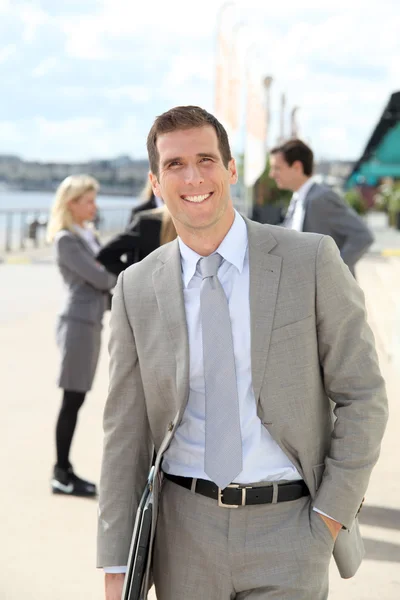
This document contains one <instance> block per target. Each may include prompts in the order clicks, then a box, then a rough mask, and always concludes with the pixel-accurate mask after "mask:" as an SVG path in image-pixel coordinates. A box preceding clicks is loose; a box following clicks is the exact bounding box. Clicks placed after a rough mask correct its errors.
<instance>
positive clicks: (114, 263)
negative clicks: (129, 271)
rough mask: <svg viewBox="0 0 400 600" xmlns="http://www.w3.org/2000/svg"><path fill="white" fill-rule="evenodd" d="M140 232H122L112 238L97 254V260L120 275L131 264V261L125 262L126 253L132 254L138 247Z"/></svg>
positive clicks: (111, 271)
mask: <svg viewBox="0 0 400 600" xmlns="http://www.w3.org/2000/svg"><path fill="white" fill-rule="evenodd" d="M138 236H139V234H138V233H135V232H129V233H122V234H121V235H118V236H116V237H114V238H112V239H111V240H110V241H109V242H108V243H107V244H105V245H104V246H103V247H102V248H101V249H100V251H99V253H98V254H97V260H98V261H99V262H100V263H101V264H102V265H103V266H104V267H105V268H106V269H107V271H110V273H114V275H119V274H120V273H121V272H122V271H123V270H124V269H126V268H127V267H129V266H130V264H132V263H131V261H128V262H124V261H123V260H122V256H123V255H124V254H128V255H132V253H133V252H134V250H135V249H136V248H137V240H138Z"/></svg>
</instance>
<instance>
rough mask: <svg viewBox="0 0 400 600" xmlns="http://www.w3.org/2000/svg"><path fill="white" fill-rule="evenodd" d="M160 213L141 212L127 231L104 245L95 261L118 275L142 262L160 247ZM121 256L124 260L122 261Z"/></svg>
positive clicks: (159, 211)
mask: <svg viewBox="0 0 400 600" xmlns="http://www.w3.org/2000/svg"><path fill="white" fill-rule="evenodd" d="M162 215H163V213H162V211H161V210H154V209H153V210H148V211H141V212H139V214H137V215H136V217H135V219H134V220H133V221H132V223H131V224H130V226H129V228H128V231H126V232H125V233H122V234H120V235H117V236H115V237H113V238H112V239H111V240H110V241H109V242H108V243H106V244H105V245H104V246H103V247H102V249H101V250H100V252H99V254H98V255H97V260H98V261H99V262H100V263H101V264H102V265H103V266H104V267H105V268H106V269H107V271H110V272H111V273H114V274H115V275H119V274H120V273H121V271H123V270H124V269H126V268H127V267H129V266H130V265H132V264H134V263H136V262H138V261H140V260H142V259H143V258H145V257H146V256H147V255H148V254H150V253H151V252H153V250H156V249H157V248H158V247H159V245H160V234H161V225H162ZM123 256H125V257H126V260H123Z"/></svg>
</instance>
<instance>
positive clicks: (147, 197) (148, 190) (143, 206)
mask: <svg viewBox="0 0 400 600" xmlns="http://www.w3.org/2000/svg"><path fill="white" fill-rule="evenodd" d="M140 198H141V202H140V203H139V204H137V205H136V206H134V207H133V208H132V210H131V212H130V215H129V221H128V228H129V226H130V224H131V223H132V221H134V220H135V217H136V215H137V214H138V213H140V212H142V211H148V210H152V209H153V208H161V207H162V206H163V201H162V200H161V198H157V196H155V194H154V192H153V188H152V187H151V183H150V181H147V183H146V185H145V186H144V188H143V190H142V192H141V194H140Z"/></svg>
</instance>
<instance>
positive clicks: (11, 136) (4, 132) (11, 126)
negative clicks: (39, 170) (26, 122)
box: [0, 121, 24, 153]
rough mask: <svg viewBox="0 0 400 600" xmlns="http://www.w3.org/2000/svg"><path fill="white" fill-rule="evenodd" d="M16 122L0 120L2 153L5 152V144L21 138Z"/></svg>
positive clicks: (17, 141)
mask: <svg viewBox="0 0 400 600" xmlns="http://www.w3.org/2000/svg"><path fill="white" fill-rule="evenodd" d="M23 137H24V136H23V134H22V133H21V131H20V129H19V127H18V124H17V123H15V122H11V121H0V139H1V143H2V146H3V151H4V153H5V152H6V144H9V143H12V144H14V143H19V142H21V141H22V140H23Z"/></svg>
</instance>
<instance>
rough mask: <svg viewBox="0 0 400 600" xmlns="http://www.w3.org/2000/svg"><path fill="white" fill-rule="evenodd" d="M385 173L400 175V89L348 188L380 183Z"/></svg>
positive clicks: (357, 163)
mask: <svg viewBox="0 0 400 600" xmlns="http://www.w3.org/2000/svg"><path fill="white" fill-rule="evenodd" d="M383 177H392V178H393V179H400V92H395V93H393V94H392V95H391V97H390V100H389V102H388V104H387V106H386V108H385V110H384V111H383V114H382V116H381V118H380V120H379V122H378V124H377V125H376V127H375V129H374V131H373V133H372V135H371V137H370V139H369V141H368V143H367V145H366V147H365V150H364V152H363V154H362V156H361V158H360V159H359V160H358V161H357V162H356V164H355V165H354V167H353V170H352V172H351V173H350V175H349V177H348V179H347V182H346V188H347V189H349V188H352V187H354V186H357V185H364V186H376V185H378V183H379V180H380V179H381V178H383Z"/></svg>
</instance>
